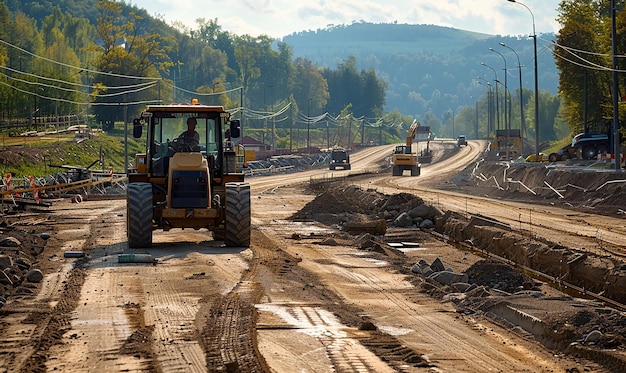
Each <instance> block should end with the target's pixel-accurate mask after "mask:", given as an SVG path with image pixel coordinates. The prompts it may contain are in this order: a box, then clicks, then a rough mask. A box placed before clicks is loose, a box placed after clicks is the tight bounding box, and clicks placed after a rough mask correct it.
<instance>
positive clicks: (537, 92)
mask: <svg viewBox="0 0 626 373" xmlns="http://www.w3.org/2000/svg"><path fill="white" fill-rule="evenodd" d="M507 1H509V2H511V3H516V4H519V5H521V6H523V7H524V8H526V10H528V12H529V13H530V16H531V17H532V20H533V34H532V38H533V47H534V51H535V162H539V78H538V75H539V74H538V72H537V71H538V69H537V32H536V31H535V15H534V14H533V12H532V10H530V8H529V7H527V6H526V5H525V4H523V3H520V2H519V1H517V0H507Z"/></svg>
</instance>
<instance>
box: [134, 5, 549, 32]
mask: <svg viewBox="0 0 626 373" xmlns="http://www.w3.org/2000/svg"><path fill="white" fill-rule="evenodd" d="M558 2H559V0H523V3H524V4H525V5H526V6H528V8H529V9H531V10H532V12H533V15H534V16H535V22H536V28H537V32H538V33H542V32H556V31H558V27H559V25H558V23H557V22H556V20H555V17H556V14H557V13H556V9H557V7H558ZM130 3H131V4H134V5H136V6H138V7H140V8H144V9H146V10H147V11H148V13H149V14H152V15H154V14H160V15H162V16H163V17H164V19H165V20H166V21H169V22H172V21H175V20H179V21H183V22H184V23H185V24H187V25H188V26H190V27H192V28H193V26H194V24H192V23H190V21H191V20H194V21H195V19H198V18H205V19H214V18H217V19H218V23H219V24H220V25H221V26H222V28H223V29H224V30H227V31H230V32H233V33H235V34H239V35H243V34H250V35H259V34H266V35H270V36H272V37H282V36H285V35H288V34H291V33H293V32H299V31H307V30H316V29H322V28H326V27H327V26H328V25H330V24H332V25H340V24H351V23H353V22H361V21H365V22H372V23H393V22H398V23H408V24H432V25H440V26H446V27H453V28H456V29H461V30H468V31H475V32H481V33H487V34H500V35H523V34H530V33H531V32H532V18H531V14H530V13H529V12H528V9H525V8H524V7H523V6H522V5H520V4H514V3H511V2H509V1H506V0H446V1H443V0H420V1H415V0H394V1H389V0H384V1H383V0H335V1H332V2H331V1H327V0H320V1H315V2H313V1H301V2H300V1H298V2H296V1H292V0H243V1H238V2H232V1H226V0H211V1H202V2H190V1H181V0H132V1H130Z"/></svg>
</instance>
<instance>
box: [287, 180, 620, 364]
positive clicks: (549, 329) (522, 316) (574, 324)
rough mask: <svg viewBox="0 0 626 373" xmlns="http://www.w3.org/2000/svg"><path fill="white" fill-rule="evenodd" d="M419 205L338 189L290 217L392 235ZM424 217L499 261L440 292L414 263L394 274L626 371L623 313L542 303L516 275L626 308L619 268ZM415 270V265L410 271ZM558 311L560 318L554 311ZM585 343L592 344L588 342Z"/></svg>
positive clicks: (444, 215)
mask: <svg viewBox="0 0 626 373" xmlns="http://www.w3.org/2000/svg"><path fill="white" fill-rule="evenodd" d="M538 173H539V172H538ZM536 177H537V176H536ZM527 181H528V180H527ZM607 203H609V202H608V198H607ZM422 205H423V201H422V199H421V198H419V197H417V196H415V195H411V194H406V193H400V194H394V195H385V194H382V193H379V192H377V191H374V190H364V189H361V188H359V187H356V186H337V187H330V188H329V189H327V190H323V191H320V192H319V193H318V195H317V198H316V199H315V200H313V201H312V202H310V203H309V204H308V205H306V206H305V207H304V208H303V209H302V210H300V211H299V212H297V213H296V214H295V215H294V216H293V218H294V219H296V220H316V221H319V222H322V223H324V224H327V225H331V226H337V227H339V228H343V227H346V226H348V225H349V223H350V222H351V221H354V220H357V221H359V222H361V225H362V226H367V225H366V224H363V222H365V221H367V220H370V221H371V220H378V219H384V220H385V221H386V222H387V224H388V225H389V227H390V228H391V229H394V228H393V227H394V225H395V223H396V222H397V221H398V217H399V216H400V215H402V214H403V213H406V212H409V211H415V210H416V209H419V207H420V206H422ZM424 210H425V211H431V212H432V216H428V217H427V218H430V219H432V220H433V221H434V222H435V223H436V229H435V230H434V231H437V232H438V233H439V234H442V235H443V237H448V238H451V239H453V240H454V241H455V242H460V243H463V242H465V243H466V245H467V243H468V242H471V243H472V246H473V247H474V248H475V249H478V250H481V251H482V254H481V255H485V256H489V255H497V256H498V257H501V258H503V259H504V262H494V261H492V260H484V261H481V262H479V263H476V264H475V265H474V266H472V267H470V268H468V269H466V270H465V272H464V275H467V277H465V278H464V281H467V283H468V284H467V286H460V285H458V284H454V285H442V284H441V283H438V282H437V281H433V280H432V278H430V276H429V277H426V278H424V277H419V276H415V272H419V271H415V270H414V271H411V270H409V268H410V266H413V265H414V263H403V264H400V268H399V270H400V271H404V273H407V275H409V276H411V281H412V282H413V283H414V284H415V285H416V286H417V287H419V288H420V289H422V290H423V291H425V292H428V293H430V294H432V295H433V296H438V297H441V298H442V299H444V298H445V297H446V294H456V293H459V292H460V293H463V294H462V296H453V297H452V298H447V299H449V300H453V301H455V302H456V303H457V305H458V308H459V312H462V313H467V312H470V313H476V312H480V313H484V314H485V315H488V316H489V315H491V316H489V317H491V318H493V319H496V320H497V321H500V322H503V323H505V324H506V323H510V324H511V325H510V326H511V328H513V329H519V330H520V331H522V332H523V333H528V334H529V335H531V336H532V337H534V338H535V339H537V340H539V341H540V342H542V343H544V344H545V345H546V346H548V347H550V348H555V349H559V350H561V351H569V352H571V353H574V354H579V355H581V356H586V357H588V358H591V359H592V360H596V361H599V362H601V363H602V364H604V365H605V366H609V367H611V369H613V368H617V369H618V370H619V369H623V368H624V367H626V360H625V359H624V358H623V351H624V348H625V346H626V339H624V335H626V318H625V317H624V315H623V314H622V313H620V312H618V311H616V310H614V309H610V308H607V307H605V306H604V305H602V304H601V303H599V302H589V303H587V304H586V305H585V303H584V302H583V303H578V301H577V300H575V298H571V297H570V296H566V295H562V296H557V297H547V296H546V294H542V292H541V290H540V288H538V287H537V286H541V281H539V280H533V279H531V278H530V277H528V276H527V275H525V274H523V270H521V269H519V268H520V267H527V268H531V269H534V270H535V271H539V272H543V273H545V274H547V275H549V276H552V277H553V278H554V279H556V280H557V281H567V282H569V283H572V284H575V285H576V286H578V287H580V288H583V289H586V290H587V291H591V292H595V293H599V294H602V295H603V296H604V297H607V298H610V299H613V300H615V301H617V302H620V303H626V264H625V263H624V262H622V261H619V260H617V259H611V258H606V257H599V256H594V255H592V254H589V253H586V254H581V253H580V252H578V251H576V250H572V249H569V248H567V247H562V246H559V245H555V244H553V243H550V242H547V241H541V240H533V239H529V238H528V237H524V236H521V235H520V234H518V233H515V232H511V231H508V230H506V229H503V228H502V227H498V226H497V224H496V225H495V226H494V225H493V224H490V223H488V222H486V221H484V220H482V219H476V218H474V219H468V218H465V217H463V216H461V215H459V214H455V213H450V212H441V211H437V209H435V208H433V207H432V206H431V207H429V208H428V209H424ZM423 219H424V218H417V219H414V220H413V225H412V227H408V228H405V229H419V228H418V226H419V225H420V224H421V223H422V221H423ZM359 239H363V238H362V237H360V238H359ZM381 240H383V241H385V240H387V238H386V237H384V236H383V237H381ZM357 241H358V239H357ZM382 245H383V246H384V243H383V244H382ZM459 245H461V244H459ZM368 246H369V247H372V246H376V245H372V244H370V245H368ZM461 246H464V245H461ZM464 247H467V246H464ZM382 252H384V250H382ZM444 261H445V259H444ZM514 263H516V264H517V265H515V264H514ZM419 265H420V263H418V264H415V266H419ZM518 266H519V267H518ZM459 278H463V277H459ZM542 281H548V282H549V280H546V278H542ZM554 285H556V286H558V285H559V284H558V283H555V284H554ZM543 286H544V287H545V286H546V285H545V284H544V285H543ZM565 288H566V287H564V286H563V287H562V289H565ZM459 289H462V290H459ZM518 292H521V293H519V294H518ZM576 296H577V297H578V296H582V295H580V294H577V295H576ZM535 297H536V298H535ZM548 298H549V299H548ZM530 303H532V305H530ZM525 307H528V308H529V309H531V310H533V311H536V310H537V309H545V312H542V313H540V317H536V316H528V315H529V314H531V313H532V312H530V313H528V314H527V313H526V312H524V311H521V310H523V309H525ZM555 310H557V312H553V311H555ZM526 317H529V318H530V319H529V320H530V321H529V320H526ZM510 320H516V321H515V322H511V321H510ZM535 324H536V325H535ZM537 325H540V326H537ZM590 335H591V336H592V337H589V336H590ZM587 338H597V339H595V340H594V341H593V343H592V342H591V339H587ZM608 349H616V350H618V351H622V352H621V353H618V354H616V355H611V353H609V352H607V351H609V350H608ZM595 355H597V356H595ZM594 356H595V357H594Z"/></svg>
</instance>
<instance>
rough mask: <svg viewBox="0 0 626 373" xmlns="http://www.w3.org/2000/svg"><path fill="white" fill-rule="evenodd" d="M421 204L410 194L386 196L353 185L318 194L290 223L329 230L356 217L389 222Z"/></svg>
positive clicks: (339, 186) (330, 189) (322, 191)
mask: <svg viewBox="0 0 626 373" xmlns="http://www.w3.org/2000/svg"><path fill="white" fill-rule="evenodd" d="M422 204H424V201H423V200H422V199H421V198H419V197H418V196H416V195H414V194H410V193H398V194H393V195H386V194H383V193H380V192H378V191H376V190H373V189H368V190H365V189H362V188H360V187H358V186H355V185H336V186H328V187H327V188H324V189H322V190H321V191H318V193H317V196H316V198H315V199H314V200H312V201H311V202H309V203H307V204H306V205H305V206H304V207H303V208H302V209H301V210H300V211H297V212H296V213H295V214H293V216H292V217H291V219H292V220H294V221H307V220H315V221H318V222H320V223H322V224H326V225H329V226H330V225H333V224H339V223H341V222H342V221H345V219H346V218H348V217H351V216H356V215H367V216H368V217H369V218H371V219H393V218H395V217H396V216H397V215H398V214H399V213H401V212H406V211H409V210H411V209H413V208H415V207H417V206H420V205H422Z"/></svg>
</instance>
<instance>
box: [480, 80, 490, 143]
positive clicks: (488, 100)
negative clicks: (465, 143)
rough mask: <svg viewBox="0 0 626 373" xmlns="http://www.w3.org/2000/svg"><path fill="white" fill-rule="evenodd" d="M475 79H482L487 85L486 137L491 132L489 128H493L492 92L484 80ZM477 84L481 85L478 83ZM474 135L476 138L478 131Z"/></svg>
mask: <svg viewBox="0 0 626 373" xmlns="http://www.w3.org/2000/svg"><path fill="white" fill-rule="evenodd" d="M477 79H482V80H484V81H485V83H486V84H487V88H488V89H489V90H488V91H487V137H489V134H490V132H491V127H493V92H492V91H491V83H489V82H488V81H487V80H486V79H484V78H482V77H480V76H479V77H477ZM478 84H483V83H481V82H480V81H478ZM476 135H477V136H478V131H476Z"/></svg>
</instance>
